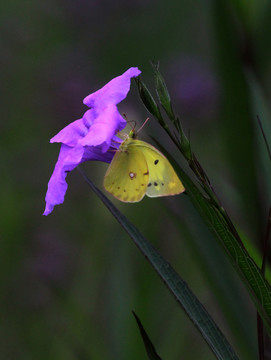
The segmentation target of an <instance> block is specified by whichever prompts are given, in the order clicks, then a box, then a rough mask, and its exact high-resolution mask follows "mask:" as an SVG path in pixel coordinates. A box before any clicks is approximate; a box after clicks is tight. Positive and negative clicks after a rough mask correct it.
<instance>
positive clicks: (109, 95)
mask: <svg viewBox="0 0 271 360" xmlns="http://www.w3.org/2000/svg"><path fill="white" fill-rule="evenodd" d="M140 73H141V71H140V70H138V68H137V67H132V68H130V69H128V70H127V71H125V73H123V74H122V75H120V76H117V77H115V78H114V79H113V80H111V81H109V83H107V84H106V85H105V86H104V87H103V88H101V89H100V90H98V91H96V92H95V93H93V94H90V95H88V96H87V97H86V98H85V99H84V101H83V103H84V104H85V105H87V106H89V107H91V108H92V107H93V108H96V109H100V110H102V109H104V108H105V107H107V106H108V105H111V104H114V105H116V104H118V103H119V102H121V101H122V100H123V99H125V97H126V95H127V93H128V91H129V90H130V80H131V78H132V77H136V76H138V75H139V74H140Z"/></svg>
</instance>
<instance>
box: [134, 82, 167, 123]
mask: <svg viewBox="0 0 271 360" xmlns="http://www.w3.org/2000/svg"><path fill="white" fill-rule="evenodd" d="M135 81H136V84H137V88H138V92H139V96H140V98H141V100H142V102H143V104H144V105H145V106H146V108H147V110H148V111H149V112H150V113H151V114H152V115H154V116H155V117H156V118H157V119H158V121H159V123H160V124H161V125H164V120H163V117H162V115H161V113H160V110H159V107H158V105H157V104H156V102H155V100H154V98H153V97H152V95H151V93H150V91H149V90H148V88H147V86H146V85H145V84H144V83H143V81H142V80H141V78H140V76H139V77H137V78H135Z"/></svg>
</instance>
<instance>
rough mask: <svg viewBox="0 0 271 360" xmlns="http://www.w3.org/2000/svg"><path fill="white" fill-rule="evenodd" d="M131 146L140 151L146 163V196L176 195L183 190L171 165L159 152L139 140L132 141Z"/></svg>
mask: <svg viewBox="0 0 271 360" xmlns="http://www.w3.org/2000/svg"><path fill="white" fill-rule="evenodd" d="M133 145H134V147H138V148H139V149H140V152H141V153H142V154H143V155H144V158H145V160H146V162H147V166H148V170H149V182H148V185H147V190H146V194H147V195H148V196H149V197H157V196H169V195H177V194H180V193H182V192H183V191H184V190H185V189H184V186H183V184H182V183H181V181H180V179H179V178H178V176H177V174H176V172H175V170H174V169H173V167H172V165H171V164H170V162H169V161H168V160H167V158H166V157H165V156H164V155H163V154H162V153H161V152H160V151H158V150H157V149H156V148H155V147H153V146H151V145H150V144H148V143H146V142H144V141H141V140H133ZM131 146H132V145H131ZM131 146H130V147H131Z"/></svg>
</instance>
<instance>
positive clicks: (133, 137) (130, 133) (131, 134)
mask: <svg viewBox="0 0 271 360" xmlns="http://www.w3.org/2000/svg"><path fill="white" fill-rule="evenodd" d="M128 137H129V138H130V139H136V138H137V132H136V131H135V129H132V130H131V131H130V132H129V134H128Z"/></svg>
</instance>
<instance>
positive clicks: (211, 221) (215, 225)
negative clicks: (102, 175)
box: [160, 146, 271, 335]
mask: <svg viewBox="0 0 271 360" xmlns="http://www.w3.org/2000/svg"><path fill="white" fill-rule="evenodd" d="M160 147H161V148H162V150H163V153H164V154H165V155H166V156H167V157H168V159H169V160H170V162H171V164H172V165H173V166H174V168H175V170H176V172H177V174H178V175H179V177H180V179H181V181H182V182H183V185H184V187H185V189H186V192H187V194H188V196H189V197H190V199H191V201H192V203H193V205H194V206H195V208H196V209H197V210H198V212H199V213H200V215H201V216H202V218H203V220H204V221H205V223H206V224H207V226H208V228H209V229H210V230H211V231H212V233H213V234H214V235H215V236H216V238H217V239H218V240H219V243H220V245H222V247H223V249H224V251H225V253H226V254H227V256H228V258H229V259H230V261H231V263H232V264H233V266H234V268H235V269H236V271H237V273H238V274H239V276H240V278H241V280H242V281H243V283H244V284H245V286H246V288H247V290H248V292H249V294H250V296H251V298H252V300H253V302H254V304H255V306H256V308H257V311H258V312H259V314H260V315H261V317H262V319H263V321H264V324H265V326H266V329H267V332H268V333H269V335H271V287H270V284H269V283H268V282H267V280H266V279H265V278H264V277H263V276H262V274H261V272H260V269H259V267H258V266H257V265H256V263H255V262H254V260H253V259H252V258H251V257H250V255H249V254H248V252H247V250H246V249H245V248H244V247H243V246H242V245H241V244H240V242H239V241H238V239H236V238H235V237H234V235H233V233H232V232H231V231H230V229H229V227H228V224H227V223H226V221H225V219H224V218H223V216H222V214H221V213H220V212H219V210H218V209H217V208H216V207H215V206H214V205H213V204H212V203H211V202H210V201H209V200H208V199H207V198H206V197H205V196H204V195H203V194H202V192H201V191H200V190H199V189H198V188H197V187H196V186H195V184H194V183H193V182H192V180H191V179H190V178H189V177H188V175H187V174H186V173H185V172H184V171H183V170H182V169H181V168H180V166H179V165H178V164H177V163H176V161H175V160H174V159H173V157H172V156H171V155H170V154H169V153H168V152H167V151H166V150H165V149H164V148H163V147H162V146H160Z"/></svg>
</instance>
